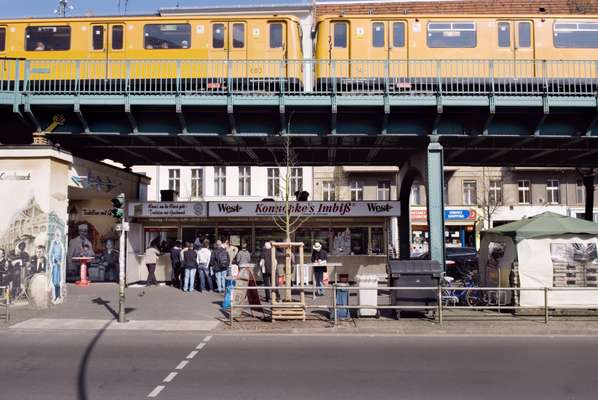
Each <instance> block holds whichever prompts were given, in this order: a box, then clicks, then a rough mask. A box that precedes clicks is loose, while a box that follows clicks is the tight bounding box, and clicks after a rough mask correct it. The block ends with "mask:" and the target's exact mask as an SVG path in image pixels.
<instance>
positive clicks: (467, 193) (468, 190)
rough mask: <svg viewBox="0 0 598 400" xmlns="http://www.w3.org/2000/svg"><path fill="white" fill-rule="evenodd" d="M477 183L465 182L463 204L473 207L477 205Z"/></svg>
mask: <svg viewBox="0 0 598 400" xmlns="http://www.w3.org/2000/svg"><path fill="white" fill-rule="evenodd" d="M477 199H478V195H477V182H476V181H463V204H465V205H467V206H473V205H475V204H476V203H477Z"/></svg>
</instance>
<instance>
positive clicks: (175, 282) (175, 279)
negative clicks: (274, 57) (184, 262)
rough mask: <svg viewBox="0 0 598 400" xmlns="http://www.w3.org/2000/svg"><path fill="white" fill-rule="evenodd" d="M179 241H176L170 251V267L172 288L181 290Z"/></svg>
mask: <svg viewBox="0 0 598 400" xmlns="http://www.w3.org/2000/svg"><path fill="white" fill-rule="evenodd" d="M181 250H182V249H181V241H180V240H177V241H176V242H175V243H174V246H172V248H171V249H170V264H171V265H172V276H171V282H172V286H174V287H175V288H177V289H181V280H182V279H181V275H182V274H181Z"/></svg>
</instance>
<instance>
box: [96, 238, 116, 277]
mask: <svg viewBox="0 0 598 400" xmlns="http://www.w3.org/2000/svg"><path fill="white" fill-rule="evenodd" d="M119 256H120V254H119V252H118V250H116V249H115V248H114V242H113V241H112V240H110V239H108V240H106V244H105V248H104V252H103V253H102V255H101V257H100V263H101V265H102V266H103V267H104V271H105V275H104V276H105V280H107V281H110V282H115V281H116V280H117V277H118V267H119V264H118V263H119Z"/></svg>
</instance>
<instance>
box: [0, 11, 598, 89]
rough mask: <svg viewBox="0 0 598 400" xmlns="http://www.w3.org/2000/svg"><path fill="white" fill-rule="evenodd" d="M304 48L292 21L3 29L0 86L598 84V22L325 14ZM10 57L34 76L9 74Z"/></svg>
mask: <svg viewBox="0 0 598 400" xmlns="http://www.w3.org/2000/svg"><path fill="white" fill-rule="evenodd" d="M302 41H303V38H302V30H301V26H300V21H299V19H298V18H296V17H294V16H284V15H283V16H274V15H272V16H257V15H256V16H220V17H217V16H176V17H171V16H168V17H163V16H158V15H155V16H138V17H77V18H50V19H17V20H5V21H0V59H2V58H4V59H7V60H8V61H3V63H4V64H5V68H3V71H8V72H4V75H2V76H3V77H4V78H3V77H2V76H0V79H10V80H13V79H14V78H15V77H16V74H17V73H18V78H19V81H24V80H26V81H27V82H28V86H27V87H28V88H29V89H31V90H33V91H35V90H39V91H44V90H47V91H51V90H63V91H64V90H66V91H70V90H78V91H81V92H85V91H93V92H98V91H106V92H114V91H124V90H131V91H133V92H137V93H139V92H147V93H152V92H155V91H156V90H158V91H174V90H176V91H177V92H182V93H186V92H189V93H196V92H198V91H199V92H203V91H224V90H229V89H231V90H240V91H243V90H248V91H275V90H280V89H281V88H282V87H285V88H288V89H289V90H293V91H299V90H303V89H304V88H312V89H314V90H315V92H318V91H320V90H330V89H331V88H332V87H336V88H338V87H341V88H348V89H349V90H351V88H353V89H355V88H358V89H361V90H377V89H381V88H383V86H384V87H386V88H391V89H392V90H409V89H412V88H413V86H412V85H414V84H419V85H428V86H429V87H430V88H431V90H434V88H435V87H436V86H437V85H438V82H436V81H434V79H438V78H442V79H444V80H445V81H446V82H450V83H451V84H454V83H455V82H456V83H459V82H461V81H462V80H463V79H465V80H467V79H470V78H476V79H477V78H479V79H478V81H476V82H486V81H487V80H491V79H496V80H497V81H498V82H499V83H500V81H501V80H504V81H507V80H513V79H515V80H519V81H520V82H521V81H522V80H525V79H531V80H534V79H537V78H542V79H553V80H555V79H556V80H559V79H563V78H571V79H582V80H584V81H588V80H589V81H592V80H594V81H595V80H596V79H598V67H597V65H598V16H596V15H566V16H565V15H563V16H550V15H511V16H498V15H450V16H439V15H434V16H432V15H405V16H399V15H375V16H374V15H358V16H321V17H319V18H318V19H317V20H316V24H315V25H314V29H313V39H312V40H311V44H312V46H313V48H314V52H315V57H314V60H303V51H302ZM11 58H21V59H26V60H28V67H27V68H25V67H24V63H22V62H21V63H20V68H19V70H18V71H11V70H10V68H6V63H8V62H9V59H11ZM489 60H491V61H489ZM128 61H135V62H128ZM305 70H310V71H311V70H313V74H311V73H306V74H304V71H305ZM305 77H308V78H309V79H310V81H309V82H304V80H305ZM310 77H313V81H312V78H310ZM74 82H76V85H77V86H76V87H75V83H74ZM124 82H128V85H129V86H127V87H126V88H125V86H124ZM468 82H471V80H469V81H468ZM481 84H485V83H481ZM283 85H284V86H283Z"/></svg>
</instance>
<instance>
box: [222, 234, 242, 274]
mask: <svg viewBox="0 0 598 400" xmlns="http://www.w3.org/2000/svg"><path fill="white" fill-rule="evenodd" d="M224 248H225V249H226V252H227V254H228V259H229V264H228V266H227V269H226V276H231V275H232V264H233V263H234V262H235V260H236V259H237V254H238V253H239V248H238V247H237V246H234V245H231V244H230V241H228V240H226V241H225V242H224Z"/></svg>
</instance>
